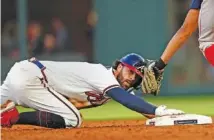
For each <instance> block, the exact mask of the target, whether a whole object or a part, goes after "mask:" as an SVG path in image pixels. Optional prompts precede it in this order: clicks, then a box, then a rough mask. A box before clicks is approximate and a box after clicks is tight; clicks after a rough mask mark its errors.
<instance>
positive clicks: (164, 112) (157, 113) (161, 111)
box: [155, 105, 185, 117]
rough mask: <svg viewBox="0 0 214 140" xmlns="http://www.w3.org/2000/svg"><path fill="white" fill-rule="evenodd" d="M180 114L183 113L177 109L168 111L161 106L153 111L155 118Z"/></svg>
mask: <svg viewBox="0 0 214 140" xmlns="http://www.w3.org/2000/svg"><path fill="white" fill-rule="evenodd" d="M181 114H185V113H184V111H182V110H177V109H168V108H167V107H166V106H165V105H161V106H159V107H158V108H157V109H156V110H155V116H157V117H161V116H170V115H181Z"/></svg>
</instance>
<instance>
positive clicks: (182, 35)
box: [161, 28, 192, 64]
mask: <svg viewBox="0 0 214 140" xmlns="http://www.w3.org/2000/svg"><path fill="white" fill-rule="evenodd" d="M183 30H184V29H183V28H180V29H179V30H178V32H177V33H176V34H175V35H174V36H173V38H172V39H171V40H170V42H169V43H168V45H167V47H166V49H165V50H164V52H163V54H162V56H161V59H162V60H163V61H164V63H165V64H167V63H168V62H169V60H170V59H171V58H172V56H173V55H174V54H175V53H176V52H177V51H178V50H179V49H180V48H181V47H182V45H183V44H184V43H185V42H186V41H187V39H188V38H189V37H190V36H191V34H192V32H185V31H183Z"/></svg>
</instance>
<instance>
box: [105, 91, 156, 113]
mask: <svg viewBox="0 0 214 140" xmlns="http://www.w3.org/2000/svg"><path fill="white" fill-rule="evenodd" d="M107 95H108V96H109V97H111V98H112V99H113V100H115V101H117V102H119V103H120V104H122V105H123V106H125V107H127V108H129V109H131V110H133V111H136V112H138V113H141V114H143V115H145V116H146V117H149V116H153V115H155V110H156V108H157V107H156V106H154V105H152V104H150V103H148V102H146V101H144V100H143V99H141V98H139V97H137V96H135V95H132V94H130V93H127V92H126V91H125V90H123V89H122V88H115V89H112V90H110V91H108V92H107Z"/></svg>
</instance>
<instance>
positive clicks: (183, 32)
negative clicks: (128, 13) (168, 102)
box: [142, 0, 203, 95]
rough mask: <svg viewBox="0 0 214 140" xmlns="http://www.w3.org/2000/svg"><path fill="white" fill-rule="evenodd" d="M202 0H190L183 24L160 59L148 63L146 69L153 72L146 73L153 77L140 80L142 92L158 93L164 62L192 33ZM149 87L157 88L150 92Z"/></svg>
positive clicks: (196, 22) (196, 24)
mask: <svg viewBox="0 0 214 140" xmlns="http://www.w3.org/2000/svg"><path fill="white" fill-rule="evenodd" d="M202 1H203V0H193V1H192V4H191V7H190V10H189V12H188V14H187V16H186V18H185V20H184V23H183V25H182V26H181V27H180V29H179V30H178V31H177V32H176V34H175V35H174V36H173V38H172V39H171V40H170V41H169V43H168V45H167V47H166V49H165V51H164V52H163V54H162V56H161V57H160V59H159V60H157V61H155V62H152V63H150V64H149V65H148V70H149V71H150V70H152V71H153V73H154V74H151V73H150V72H149V74H150V75H147V77H155V78H149V79H148V78H147V79H146V76H144V77H145V78H144V79H143V82H142V89H143V91H144V92H145V91H146V93H152V94H153V93H154V95H157V94H158V93H159V89H160V86H161V80H162V79H163V70H164V68H165V66H166V64H167V63H168V62H169V60H170V59H171V58H172V57H173V55H174V54H175V53H176V52H177V51H178V50H179V49H180V48H181V46H182V45H183V44H184V43H185V42H186V41H187V39H188V38H189V37H190V36H191V35H192V33H193V32H194V31H195V30H196V29H197V26H198V17H199V9H200V8H201V3H202ZM146 85H150V86H146ZM151 85H152V86H151ZM150 87H157V89H156V91H154V92H151V91H152V90H153V89H152V88H150Z"/></svg>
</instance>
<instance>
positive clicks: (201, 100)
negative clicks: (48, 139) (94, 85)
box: [18, 95, 214, 120]
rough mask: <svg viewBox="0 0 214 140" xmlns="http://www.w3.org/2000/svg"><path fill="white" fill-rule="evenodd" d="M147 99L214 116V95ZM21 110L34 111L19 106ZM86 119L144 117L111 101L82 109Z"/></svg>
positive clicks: (149, 97)
mask: <svg viewBox="0 0 214 140" xmlns="http://www.w3.org/2000/svg"><path fill="white" fill-rule="evenodd" d="M145 100H146V101H148V102H151V103H153V104H155V105H161V104H164V105H167V106H168V107H169V108H176V109H181V110H183V111H185V112H186V113H194V114H201V115H208V116H214V95H209V96H201V95H200V96H157V97H154V96H146V97H145ZM18 110H19V111H20V112H26V111H32V109H26V108H22V107H18ZM80 112H81V113H82V115H83V116H84V119H85V120H117V119H144V117H142V115H141V114H139V113H136V112H134V111H131V110H129V109H127V108H126V107H123V106H122V105H120V104H119V103H117V102H114V101H111V102H109V103H107V104H105V105H103V106H100V107H96V108H90V109H84V110H81V111H80Z"/></svg>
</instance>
